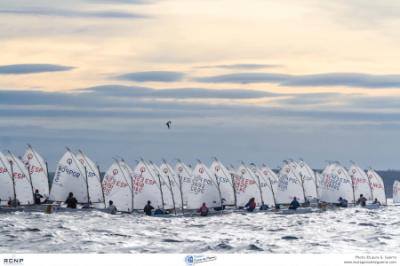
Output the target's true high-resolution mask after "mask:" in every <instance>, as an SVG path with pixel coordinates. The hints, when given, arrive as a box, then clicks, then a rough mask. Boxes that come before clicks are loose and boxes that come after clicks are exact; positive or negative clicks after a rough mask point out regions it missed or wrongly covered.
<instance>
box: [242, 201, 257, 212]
mask: <svg viewBox="0 0 400 266" xmlns="http://www.w3.org/2000/svg"><path fill="white" fill-rule="evenodd" d="M244 207H245V208H247V211H249V212H252V211H254V209H255V208H256V199H255V198H251V199H249V202H247V203H246V205H244Z"/></svg>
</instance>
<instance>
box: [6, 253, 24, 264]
mask: <svg viewBox="0 0 400 266" xmlns="http://www.w3.org/2000/svg"><path fill="white" fill-rule="evenodd" d="M3 264H4V265H23V264H24V259H23V258H17V257H16V256H15V255H13V256H11V257H9V258H4V259H3Z"/></svg>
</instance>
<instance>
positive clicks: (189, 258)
mask: <svg viewBox="0 0 400 266" xmlns="http://www.w3.org/2000/svg"><path fill="white" fill-rule="evenodd" d="M185 262H186V265H193V264H194V258H193V256H190V255H188V256H186V257H185Z"/></svg>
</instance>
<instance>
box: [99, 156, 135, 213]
mask: <svg viewBox="0 0 400 266" xmlns="http://www.w3.org/2000/svg"><path fill="white" fill-rule="evenodd" d="M102 186H103V190H104V198H105V200H106V205H107V206H109V201H110V200H112V201H113V204H114V205H115V207H117V209H118V210H119V211H122V212H132V210H133V206H132V205H133V193H132V182H131V178H130V176H129V173H128V172H127V170H126V169H124V168H123V167H121V165H120V163H119V162H118V161H117V162H114V163H113V164H112V165H111V166H110V168H108V170H107V172H106V174H105V176H104V179H103V182H102Z"/></svg>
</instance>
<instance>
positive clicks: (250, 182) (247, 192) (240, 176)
mask: <svg viewBox="0 0 400 266" xmlns="http://www.w3.org/2000/svg"><path fill="white" fill-rule="evenodd" d="M236 173H237V174H236V176H235V177H234V182H235V190H236V205H237V207H244V206H245V205H246V204H247V203H248V202H249V200H250V199H251V198H254V199H255V201H256V205H257V206H260V205H261V193H260V188H259V186H258V184H257V181H256V180H255V179H254V177H253V176H252V174H251V173H250V172H249V171H248V168H247V167H246V166H245V165H243V164H241V165H240V166H239V168H238V170H237V171H236Z"/></svg>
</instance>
